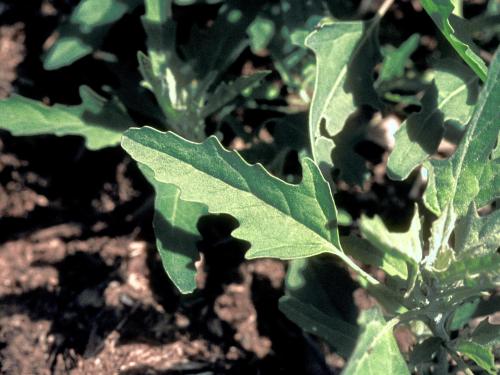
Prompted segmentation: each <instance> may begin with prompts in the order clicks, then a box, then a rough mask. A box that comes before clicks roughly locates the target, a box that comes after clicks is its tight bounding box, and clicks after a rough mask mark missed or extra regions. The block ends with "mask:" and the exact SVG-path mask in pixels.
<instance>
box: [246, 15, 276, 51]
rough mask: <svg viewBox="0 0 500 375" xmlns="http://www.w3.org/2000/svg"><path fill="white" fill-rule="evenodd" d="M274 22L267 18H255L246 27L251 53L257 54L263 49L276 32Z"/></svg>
mask: <svg viewBox="0 0 500 375" xmlns="http://www.w3.org/2000/svg"><path fill="white" fill-rule="evenodd" d="M274 27H275V26H274V22H273V21H272V20H270V19H268V18H265V17H261V16H257V17H256V18H255V19H254V20H253V21H252V23H251V24H250V25H249V26H248V30H247V33H248V37H249V38H250V46H251V48H252V52H254V53H258V52H260V51H262V50H263V49H265V48H266V47H267V46H268V44H269V42H270V41H271V39H272V38H273V36H274V33H275V32H276V30H275V28H274Z"/></svg>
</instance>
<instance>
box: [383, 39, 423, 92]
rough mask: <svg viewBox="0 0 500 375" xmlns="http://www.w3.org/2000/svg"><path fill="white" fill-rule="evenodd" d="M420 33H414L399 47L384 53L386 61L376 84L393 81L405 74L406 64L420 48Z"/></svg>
mask: <svg viewBox="0 0 500 375" xmlns="http://www.w3.org/2000/svg"><path fill="white" fill-rule="evenodd" d="M419 42H420V35H419V34H413V35H412V36H410V37H409V38H408V39H406V40H405V41H404V43H402V44H401V45H400V46H399V47H398V48H395V49H393V50H391V51H388V52H386V53H384V61H383V63H382V67H381V68H380V73H379V76H378V78H377V82H376V85H380V84H383V82H386V81H391V80H394V79H397V78H401V77H403V76H404V72H405V65H406V62H407V61H408V59H409V58H410V56H411V54H412V53H413V52H415V50H416V49H417V48H418V44H419Z"/></svg>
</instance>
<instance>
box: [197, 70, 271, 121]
mask: <svg viewBox="0 0 500 375" xmlns="http://www.w3.org/2000/svg"><path fill="white" fill-rule="evenodd" d="M268 74H269V71H263V72H257V73H254V74H252V75H249V76H241V77H238V78H236V79H235V80H234V81H232V82H229V83H226V82H222V83H220V84H219V85H218V86H217V88H216V89H215V90H214V92H213V93H210V94H209V95H208V99H207V102H206V104H205V105H204V106H203V107H202V109H201V114H200V116H201V117H202V118H206V117H208V116H210V115H211V114H212V113H214V112H216V111H218V110H219V109H221V108H222V107H224V106H225V105H227V104H228V103H230V102H231V101H232V100H233V99H235V98H236V97H238V96H239V95H241V94H242V93H243V92H244V91H245V90H246V89H248V88H251V87H253V86H255V85H256V84H257V83H259V82H260V81H261V80H262V79H263V78H264V77H266V76H267V75H268Z"/></svg>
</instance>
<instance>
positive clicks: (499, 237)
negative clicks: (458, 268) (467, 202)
mask: <svg viewBox="0 0 500 375" xmlns="http://www.w3.org/2000/svg"><path fill="white" fill-rule="evenodd" d="M499 243H500V210H496V211H493V212H492V213H490V214H489V215H486V216H484V217H479V215H478V214H477V211H476V206H475V205H474V204H471V206H470V208H469V211H468V212H467V215H466V216H465V217H464V218H462V219H461V220H459V221H458V223H457V226H456V228H455V246H454V250H455V252H456V253H457V254H459V255H463V254H471V253H472V254H475V255H480V254H485V253H488V252H495V251H496V250H497V248H498V244H499Z"/></svg>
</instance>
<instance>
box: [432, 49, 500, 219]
mask: <svg viewBox="0 0 500 375" xmlns="http://www.w3.org/2000/svg"><path fill="white" fill-rule="evenodd" d="M499 100H500V54H499V53H497V54H496V55H495V57H494V59H493V61H492V64H491V67H490V74H489V75H488V79H487V81H486V84H485V86H484V87H483V89H482V91H481V94H480V96H479V100H478V103H477V105H476V107H475V109H474V113H473V116H472V119H471V121H470V123H469V125H468V126H467V130H466V132H465V135H464V136H463V139H462V141H461V142H460V144H459V145H458V148H457V150H456V151H455V153H454V154H453V155H452V156H451V157H450V158H448V159H446V160H432V161H430V163H429V162H428V163H427V164H426V166H427V168H428V169H429V183H428V187H427V189H426V191H425V195H424V202H425V204H426V206H427V208H429V209H430V210H431V211H432V212H434V213H435V214H436V215H441V214H442V213H443V211H445V208H446V207H448V209H452V210H453V211H454V212H455V213H456V215H457V216H458V217H461V216H463V215H464V214H465V213H466V212H467V210H468V208H469V205H470V203H471V202H472V201H474V200H475V199H476V197H477V196H478V194H479V192H480V190H482V194H483V195H485V196H486V197H488V198H489V199H488V200H492V199H494V198H495V197H498V196H500V191H499V190H497V188H496V187H495V186H480V185H479V183H480V180H481V176H482V174H483V171H484V169H485V166H486V165H488V164H489V163H490V162H491V160H490V155H491V154H492V151H493V149H494V147H495V146H496V143H497V139H498V135H499V130H500V126H499V121H500V112H499V111H498V102H499Z"/></svg>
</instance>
